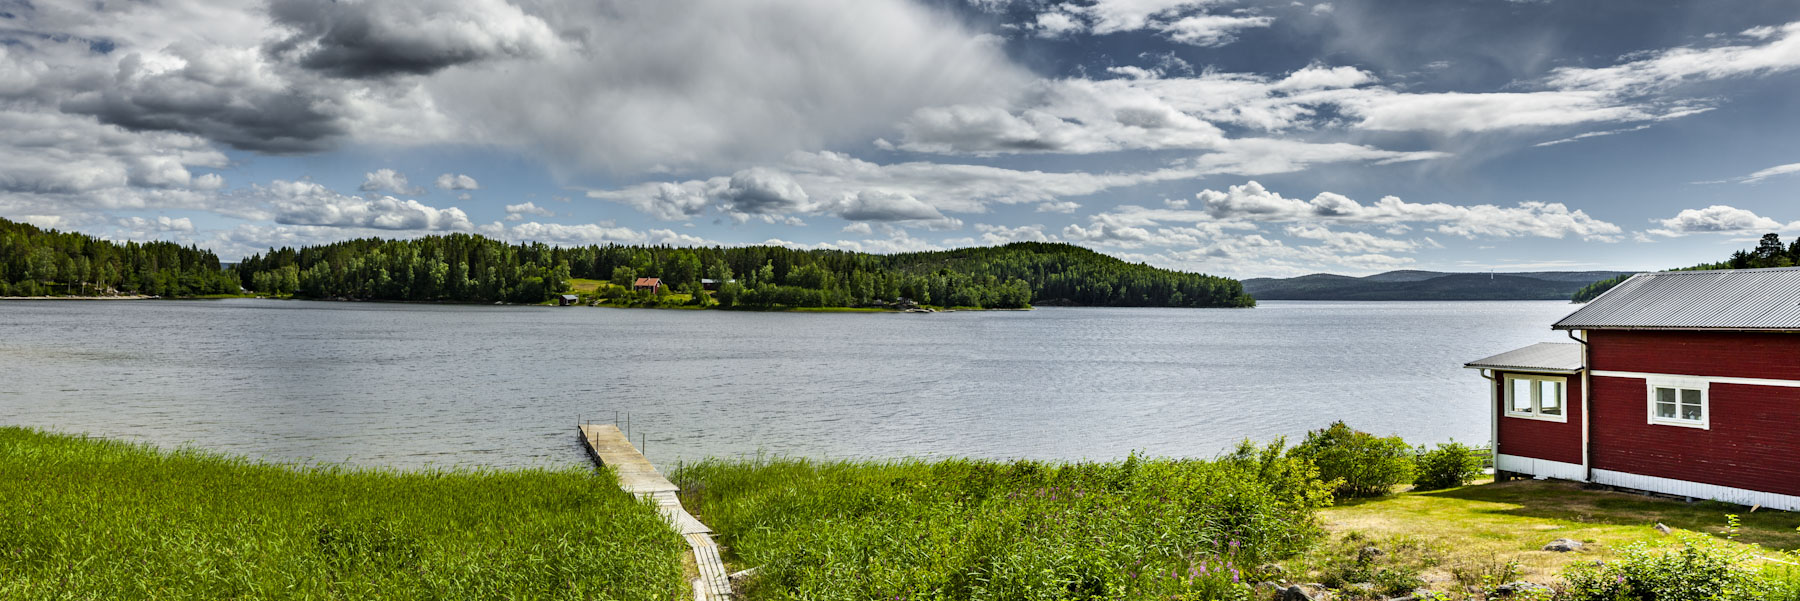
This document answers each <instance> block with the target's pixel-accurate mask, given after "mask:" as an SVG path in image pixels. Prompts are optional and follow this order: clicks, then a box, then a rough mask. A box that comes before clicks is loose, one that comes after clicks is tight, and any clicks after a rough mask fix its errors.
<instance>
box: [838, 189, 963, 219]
mask: <svg viewBox="0 0 1800 601" xmlns="http://www.w3.org/2000/svg"><path fill="white" fill-rule="evenodd" d="M837 215H838V216H839V217H842V218H844V219H848V220H851V221H912V220H930V219H943V218H944V214H943V213H939V212H938V210H937V209H936V208H934V207H932V206H931V205H928V204H925V203H923V202H920V201H919V199H917V198H913V196H912V195H911V194H907V193H905V192H889V191H886V190H863V191H861V192H857V193H856V194H855V195H854V196H851V197H848V198H846V199H844V201H843V203H842V205H841V206H840V207H839V208H838V209H837Z"/></svg>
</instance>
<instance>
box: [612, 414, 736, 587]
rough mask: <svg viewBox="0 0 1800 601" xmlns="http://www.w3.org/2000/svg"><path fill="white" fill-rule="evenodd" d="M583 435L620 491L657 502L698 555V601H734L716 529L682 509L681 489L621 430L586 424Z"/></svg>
mask: <svg viewBox="0 0 1800 601" xmlns="http://www.w3.org/2000/svg"><path fill="white" fill-rule="evenodd" d="M580 432H581V441H582V444H583V445H585V446H586V447H587V450H588V454H589V455H591V456H592V457H593V458H594V461H595V462H596V463H598V464H600V465H603V466H607V467H611V468H613V473H614V474H616V475H617V476H618V479H619V488H622V489H625V492H629V493H632V494H635V495H638V496H640V497H648V498H650V499H652V500H654V501H655V502H656V507H657V509H658V510H659V511H661V512H662V515H663V518H664V519H666V520H668V521H669V525H670V526H671V527H673V528H674V529H675V531H676V532H679V533H681V537H682V538H683V539H685V540H687V543H688V548H689V549H691V551H692V552H693V554H694V564H695V565H696V566H698V567H699V569H700V577H699V578H696V579H694V583H693V584H694V599H695V601H725V600H727V599H730V598H731V580H730V578H729V577H728V575H727V573H726V572H725V562H724V560H721V559H720V558H719V546H718V545H717V544H714V543H713V540H712V536H711V535H712V529H711V528H707V527H706V524H702V523H700V520H698V519H695V518H694V516H693V515H692V514H690V513H688V512H687V509H685V508H683V507H682V506H681V499H680V498H678V497H676V496H675V493H677V492H680V491H681V489H680V488H678V487H676V486H675V484H674V483H672V482H669V479H668V478H664V477H663V475H662V472H658V471H656V466H654V465H651V464H650V459H649V458H646V457H644V454H643V453H641V452H638V448H637V447H635V446H632V444H631V440H630V439H628V438H626V437H625V433H624V432H621V431H619V427H618V426H614V425H612V424H583V425H581V427H580Z"/></svg>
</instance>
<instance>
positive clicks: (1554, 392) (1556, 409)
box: [1538, 380, 1563, 415]
mask: <svg viewBox="0 0 1800 601" xmlns="http://www.w3.org/2000/svg"><path fill="white" fill-rule="evenodd" d="M1562 388H1563V384H1562V382H1555V381H1551V380H1539V381H1538V411H1539V412H1540V413H1543V414H1544V415H1562V406H1563V403H1562V398H1563V391H1562Z"/></svg>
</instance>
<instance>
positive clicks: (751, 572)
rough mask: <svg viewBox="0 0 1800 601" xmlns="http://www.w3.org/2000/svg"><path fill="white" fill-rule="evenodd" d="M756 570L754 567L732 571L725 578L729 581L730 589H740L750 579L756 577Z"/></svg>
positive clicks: (742, 588) (748, 582)
mask: <svg viewBox="0 0 1800 601" xmlns="http://www.w3.org/2000/svg"><path fill="white" fill-rule="evenodd" d="M756 571H757V569H756V568H750V569H748V570H740V571H737V572H732V573H731V574H730V575H728V576H726V577H725V579H726V580H729V581H731V590H734V591H742V590H744V587H745V586H746V585H748V584H750V581H751V580H752V579H754V578H756Z"/></svg>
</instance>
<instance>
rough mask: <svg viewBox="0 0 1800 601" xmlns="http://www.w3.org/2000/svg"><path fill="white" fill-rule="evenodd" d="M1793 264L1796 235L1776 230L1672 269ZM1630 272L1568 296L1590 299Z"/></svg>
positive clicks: (1799, 259)
mask: <svg viewBox="0 0 1800 601" xmlns="http://www.w3.org/2000/svg"><path fill="white" fill-rule="evenodd" d="M1796 265H1800V238H1796V239H1795V240H1794V241H1793V242H1791V243H1787V244H1783V243H1782V242H1781V235H1780V234H1773V233H1771V234H1763V237H1762V239H1761V240H1758V241H1757V243H1756V248H1752V249H1749V250H1738V251H1736V252H1733V253H1731V257H1730V258H1728V259H1726V260H1724V261H1719V262H1717V263H1701V264H1699V265H1695V266H1693V267H1683V268H1680V269H1676V270H1675V271H1708V270H1713V269H1762V268H1765V267H1794V266H1796ZM1631 276H1632V274H1625V275H1621V276H1619V277H1616V278H1611V279H1606V280H1600V281H1598V282H1594V283H1592V284H1589V285H1588V286H1587V287H1585V288H1582V289H1581V290H1577V291H1575V296H1574V297H1572V298H1571V299H1570V300H1573V301H1574V302H1578V303H1585V302H1588V301H1591V300H1594V299H1595V298H1596V297H1598V296H1600V295H1601V294H1604V293H1605V292H1606V291H1608V290H1612V289H1613V287H1614V286H1618V285H1619V284H1623V283H1625V280H1629V279H1631Z"/></svg>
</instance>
